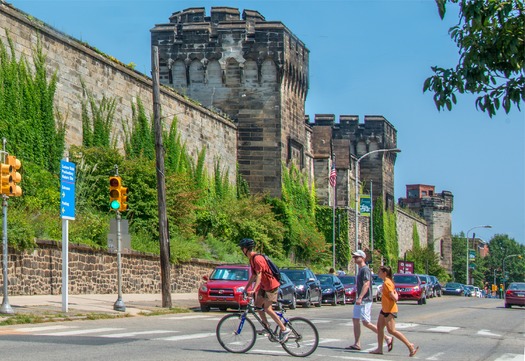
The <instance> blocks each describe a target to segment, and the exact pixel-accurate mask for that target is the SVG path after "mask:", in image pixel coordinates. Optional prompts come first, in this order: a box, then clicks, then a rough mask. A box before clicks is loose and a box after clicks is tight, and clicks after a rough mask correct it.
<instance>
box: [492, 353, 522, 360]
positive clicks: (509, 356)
mask: <svg viewBox="0 0 525 361" xmlns="http://www.w3.org/2000/svg"><path fill="white" fill-rule="evenodd" d="M494 361H523V355H516V354H514V353H504V354H503V355H501V356H500V357H498V358H497V359H495V360H494Z"/></svg>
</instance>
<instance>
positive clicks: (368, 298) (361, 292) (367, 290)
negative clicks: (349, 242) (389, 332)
mask: <svg viewBox="0 0 525 361" xmlns="http://www.w3.org/2000/svg"><path fill="white" fill-rule="evenodd" d="M352 258H353V259H354V262H355V263H356V265H357V267H358V268H359V271H358V272H357V282H356V284H357V299H356V300H355V305H354V314H353V317H352V321H353V324H354V338H355V342H354V344H353V345H351V346H348V347H347V348H346V349H348V350H361V341H360V338H361V324H360V321H362V322H363V326H365V327H366V328H368V329H370V330H372V331H374V332H375V333H376V334H377V327H376V325H374V324H373V323H372V322H370V321H371V317H370V313H371V311H372V302H373V298H372V272H370V269H369V268H368V267H367V266H366V263H365V260H366V254H365V252H363V251H362V250H357V251H355V252H353V253H352ZM384 339H385V341H386V344H387V346H388V348H389V349H391V345H392V341H393V340H394V338H393V337H387V336H386V335H385V337H384Z"/></svg>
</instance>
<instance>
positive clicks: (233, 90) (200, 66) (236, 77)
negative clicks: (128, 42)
mask: <svg viewBox="0 0 525 361" xmlns="http://www.w3.org/2000/svg"><path fill="white" fill-rule="evenodd" d="M169 20H170V22H169V23H167V24H159V25H156V26H155V27H154V28H153V29H152V30H151V43H152V46H158V47H159V58H160V59H159V64H160V79H161V83H163V84H164V85H168V86H170V87H173V88H174V89H176V90H177V91H179V92H180V93H182V94H185V95H187V96H188V97H190V98H191V99H195V100H197V101H199V102H200V103H201V104H202V105H204V106H206V107H208V108H210V109H214V110H216V111H219V112H221V113H224V114H226V115H227V116H228V117H229V118H231V119H232V120H233V121H234V122H236V124H237V127H238V146H237V150H238V154H237V159H238V164H239V172H240V174H242V176H243V177H244V178H245V179H246V180H247V181H248V184H249V185H250V190H251V191H252V192H255V193H261V192H269V193H270V194H271V195H272V196H280V195H281V176H282V175H281V172H282V164H286V165H288V166H289V165H290V164H291V163H295V164H296V165H297V166H298V167H299V168H300V169H302V170H305V171H306V173H307V174H308V175H309V177H310V178H311V177H313V168H312V155H311V145H310V142H311V135H312V134H311V128H310V127H309V126H308V125H307V124H306V123H305V121H304V104H305V100H306V95H307V91H308V57H309V51H308V49H307V48H306V47H305V45H304V44H303V42H302V41H301V40H299V39H298V38H297V37H296V36H295V35H294V34H292V33H291V32H290V30H289V29H288V28H287V27H286V26H284V25H283V24H282V23H281V22H278V21H266V19H265V18H264V17H263V16H262V15H261V14H260V13H259V12H257V11H252V10H244V11H243V12H242V17H241V15H240V12H239V10H238V9H236V8H230V7H212V8H211V14H210V15H209V16H207V15H206V11H205V8H188V9H185V10H183V11H178V12H175V13H173V14H172V16H171V17H170V18H169Z"/></svg>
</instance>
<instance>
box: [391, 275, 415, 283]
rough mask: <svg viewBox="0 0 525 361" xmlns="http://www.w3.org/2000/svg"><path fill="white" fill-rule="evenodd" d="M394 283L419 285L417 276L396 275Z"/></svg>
mask: <svg viewBox="0 0 525 361" xmlns="http://www.w3.org/2000/svg"><path fill="white" fill-rule="evenodd" d="M394 283H405V284H409V285H417V284H418V282H417V277H416V276H409V275H395V276H394Z"/></svg>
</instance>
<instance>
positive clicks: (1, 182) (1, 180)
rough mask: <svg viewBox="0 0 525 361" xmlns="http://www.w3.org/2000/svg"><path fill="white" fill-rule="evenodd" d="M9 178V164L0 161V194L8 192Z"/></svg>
mask: <svg viewBox="0 0 525 361" xmlns="http://www.w3.org/2000/svg"><path fill="white" fill-rule="evenodd" d="M10 178H11V166H10V165H9V164H7V163H0V190H1V194H6V195H8V194H10V193H11V192H10V190H9V182H10V180H9V179H10Z"/></svg>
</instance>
